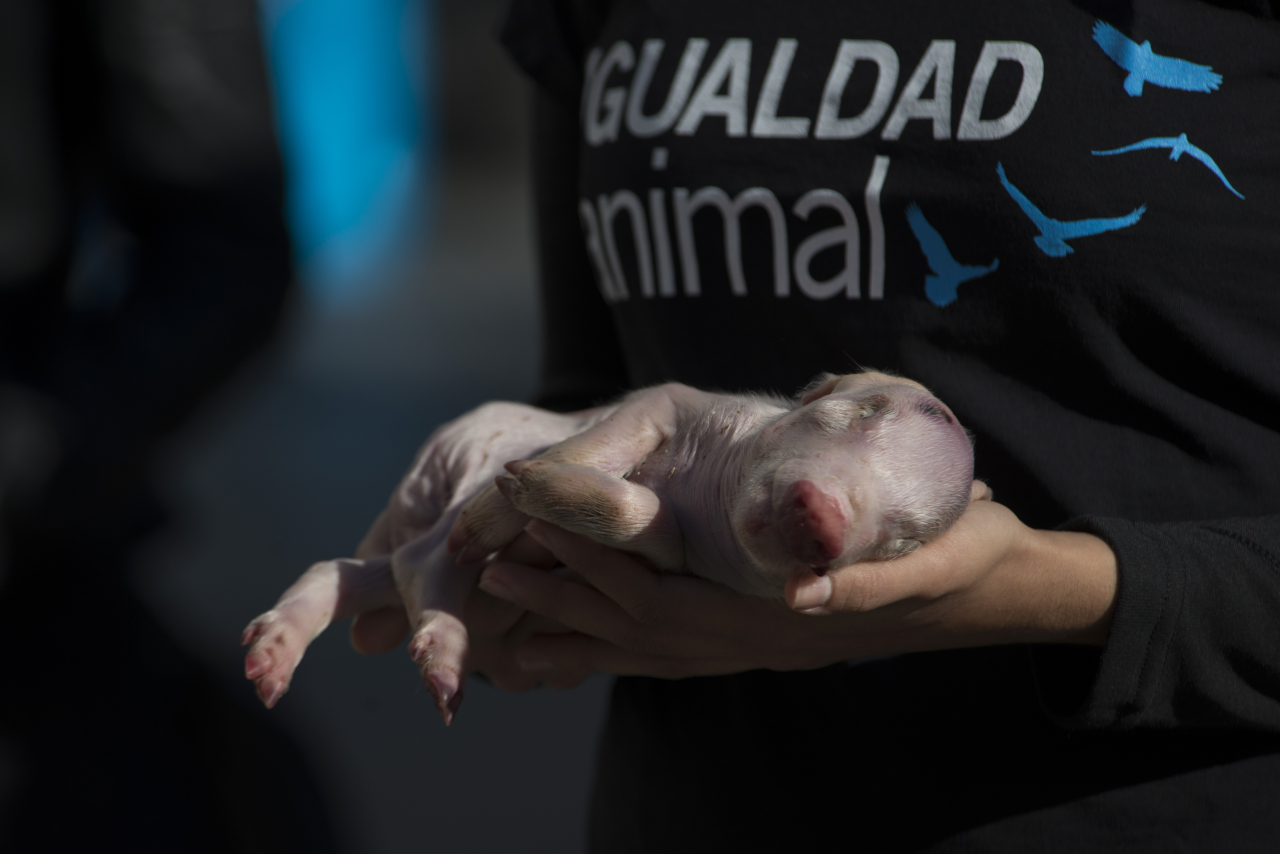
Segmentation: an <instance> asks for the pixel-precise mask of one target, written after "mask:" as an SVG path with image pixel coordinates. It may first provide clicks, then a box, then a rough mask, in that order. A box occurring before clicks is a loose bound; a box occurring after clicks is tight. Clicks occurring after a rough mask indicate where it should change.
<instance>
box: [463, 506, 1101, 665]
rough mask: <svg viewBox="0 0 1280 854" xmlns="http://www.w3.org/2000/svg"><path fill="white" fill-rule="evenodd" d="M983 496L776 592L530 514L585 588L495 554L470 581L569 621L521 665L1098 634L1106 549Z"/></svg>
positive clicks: (802, 653) (789, 659)
mask: <svg viewBox="0 0 1280 854" xmlns="http://www.w3.org/2000/svg"><path fill="white" fill-rule="evenodd" d="M989 495H990V493H989V492H988V491H987V490H986V488H985V486H983V485H981V484H980V483H975V486H974V500H973V501H972V502H971V503H970V505H969V508H968V510H967V511H966V512H965V514H964V515H963V516H962V517H961V518H960V520H959V521H957V522H956V524H955V525H954V526H952V527H951V528H950V529H949V530H948V531H947V532H946V533H945V534H943V535H942V536H941V537H939V538H938V539H936V540H934V541H933V542H931V543H929V544H928V545H926V546H924V547H922V548H920V549H917V550H916V551H915V552H912V553H911V554H909V555H906V556H904V557H902V558H898V559H896V560H892V561H879V562H866V563H860V564H854V565H852V566H847V567H843V568H841V569H838V570H834V571H832V572H830V573H827V574H826V575H825V576H823V577H818V576H814V575H806V576H803V577H801V578H799V579H793V581H792V582H791V584H789V585H788V588H787V602H786V603H783V602H773V601H768V600H764V599H759V598H755V597H750V596H744V595H741V594H737V593H734V592H732V591H730V590H728V589H727V588H724V587H721V586H719V585H716V584H713V583H711V582H707V581H704V580H702V579H698V578H692V577H689V576H680V575H665V574H660V573H657V572H654V571H652V570H651V569H650V568H649V567H647V566H646V565H645V564H644V563H642V562H641V561H640V560H638V559H636V558H635V557H633V556H631V555H628V554H625V553H622V552H619V551H615V550H612V549H609V548H607V547H605V546H602V545H600V544H598V543H595V542H594V541H592V540H590V539H588V538H586V537H583V536H580V535H577V534H571V533H569V532H567V531H564V530H562V529H559V528H556V527H554V526H551V525H548V524H547V523H545V522H541V521H534V522H531V523H530V525H529V527H528V529H527V530H528V533H529V534H530V535H531V536H532V537H533V538H534V539H535V540H536V541H538V542H540V543H542V544H543V545H545V546H546V548H547V549H548V550H549V551H550V552H551V553H552V554H553V555H554V556H555V558H556V559H558V560H559V561H560V562H561V563H563V564H564V565H566V566H567V567H569V568H571V569H572V570H574V571H575V572H576V573H577V574H578V575H579V576H581V577H582V578H583V579H585V581H586V582H587V584H588V585H590V586H584V585H581V584H572V583H570V582H566V581H565V580H563V579H561V578H558V577H555V576H551V575H548V574H546V573H544V572H541V571H539V570H536V569H532V568H529V567H527V566H521V565H519V564H516V563H512V562H509V561H500V562H495V563H494V564H492V565H491V566H489V567H488V568H487V569H486V570H485V571H484V572H483V574H482V575H481V577H480V587H481V589H483V590H485V591H487V592H488V593H490V594H492V595H493V596H495V597H498V598H501V599H504V600H505V601H508V602H510V603H512V604H514V605H516V606H519V607H521V608H525V609H528V610H529V611H531V612H534V613H537V614H540V615H542V616H544V617H546V618H548V619H551V620H553V621H555V622H557V623H560V624H563V625H564V626H567V627H569V628H570V629H572V630H573V633H572V634H562V635H557V636H542V637H531V638H530V639H529V640H527V641H525V642H524V643H523V644H522V645H521V646H520V647H519V649H518V650H517V652H516V656H517V659H518V661H519V662H520V664H521V666H522V667H523V668H524V669H525V670H526V671H528V672H530V673H538V672H561V671H562V670H564V669H566V668H570V669H573V670H575V671H583V670H602V671H607V672H611V673H618V674H634V675H649V676H660V677H668V678H679V677H684V676H695V675H711V674H723V673H734V672H739V671H743V670H750V669H755V668H769V669H774V670H798V669H809V668H816V667H822V666H825V665H828V664H832V663H835V662H837V661H843V660H848V659H851V658H858V657H864V656H877V655H886V654H894V653H902V652H914V651H921V650H930V649H949V648H956V647H966V646H982V645H989V644H1002V643H1020V642H1060V643H1084V644H1101V643H1103V642H1104V641H1105V638H1106V633H1107V629H1108V627H1109V624H1110V618H1111V613H1112V611H1113V608H1114V599H1115V591H1116V564H1115V556H1114V554H1113V553H1112V551H1111V549H1110V548H1109V547H1108V546H1107V545H1106V544H1105V543H1104V542H1103V541H1101V540H1099V539H1098V538H1096V537H1093V536H1091V535H1088V534H1080V533H1074V532H1059V531H1040V530H1034V529H1031V528H1028V527H1027V526H1025V525H1023V524H1022V523H1021V522H1020V521H1019V520H1018V518H1017V517H1016V516H1015V515H1014V513H1013V512H1012V511H1011V510H1009V509H1008V508H1007V507H1005V506H1003V505H1001V504H997V503H996V502H994V501H991V500H989Z"/></svg>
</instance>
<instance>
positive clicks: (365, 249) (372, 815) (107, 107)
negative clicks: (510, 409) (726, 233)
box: [0, 0, 607, 852]
mask: <svg viewBox="0 0 1280 854" xmlns="http://www.w3.org/2000/svg"><path fill="white" fill-rule="evenodd" d="M502 6H503V4H502V2H500V0H263V3H262V5H261V6H260V7H254V6H253V4H252V3H250V2H248V0H246V2H243V3H239V4H237V3H230V2H213V0H205V2H202V0H185V2H180V0H163V2H161V0H147V2H144V0H99V2H91V0H3V2H2V3H0V111H3V115H0V119H4V120H5V121H0V162H2V163H3V170H4V171H3V173H0V268H2V269H0V282H2V283H3V287H2V288H0V333H3V336H4V339H3V340H0V353H3V354H4V361H3V362H0V499H3V501H4V506H5V529H4V545H3V552H2V554H3V557H0V850H15V851H25V850H63V847H62V844H63V843H68V844H69V843H79V842H85V843H92V844H94V845H95V846H96V847H97V849H98V850H130V851H151V850H155V851H183V850H212V851H238V850H254V851H257V850H264V851H267V850H269V851H275V852H281V851H343V852H400V851H417V850H431V851H447V852H468V851H475V852H491V851H497V850H508V849H514V848H517V847H518V848H519V849H520V850H525V851H555V852H572V851H575V850H582V848H583V836H584V827H585V808H586V796H587V781H588V777H589V770H590V763H591V751H592V747H593V744H594V740H595V736H596V732H597V728H598V725H599V720H600V716H601V713H602V709H603V703H604V697H605V692H606V690H607V682H606V681H605V680H603V679H600V678H596V679H593V680H591V681H589V682H588V683H587V684H586V685H584V686H583V687H582V688H580V689H578V690H576V691H574V692H568V693H559V692H551V691H536V692H533V693H531V694H527V695H522V696H512V695H504V694H502V693H500V692H497V691H495V690H493V689H490V688H488V687H487V686H485V685H483V684H478V683H475V682H474V680H473V684H472V685H471V686H469V689H468V698H467V705H466V706H465V707H464V709H463V710H462V714H461V715H460V716H459V718H458V720H457V721H456V722H455V724H454V725H453V726H452V727H450V728H448V729H446V728H445V727H444V726H443V725H442V724H441V723H440V721H439V720H438V718H437V717H436V716H435V714H434V712H433V710H432V707H431V702H430V698H429V696H428V695H427V693H426V691H425V690H424V689H423V688H422V687H421V684H420V682H419V680H418V675H417V671H416V668H415V667H414V666H413V665H412V663H411V662H410V661H409V660H408V657H407V655H405V654H404V652H403V650H400V651H398V652H393V653H391V654H389V655H386V656H381V657H376V658H362V657H361V656H358V655H357V654H355V653H354V652H353V651H352V650H351V649H350V648H349V647H348V646H347V643H346V637H345V627H335V628H334V629H331V630H330V631H329V632H328V633H326V634H325V635H323V636H322V637H321V638H320V639H319V640H318V641H317V642H316V643H315V644H314V645H313V646H312V647H311V648H310V650H309V651H308V654H307V657H306V660H305V661H304V662H303V664H302V667H301V668H300V670H299V673H298V676H297V678H296V679H295V681H294V684H293V687H292V689H291V691H290V692H289V694H288V695H287V696H286V698H285V699H284V700H282V701H281V703H280V705H279V706H278V707H277V708H276V709H275V710H273V711H272V712H271V713H269V714H268V713H266V712H264V711H262V710H261V709H260V708H258V707H257V706H256V705H255V704H256V701H255V700H254V698H253V693H252V686H251V685H250V684H249V683H248V682H246V681H245V680H244V679H243V678H242V676H241V666H242V665H241V654H242V651H241V650H240V648H239V647H238V646H237V642H238V636H239V632H240V630H241V629H242V628H243V626H244V625H245V623H247V622H248V620H249V619H250V618H252V617H253V616H254V615H256V614H257V613H259V612H260V611H262V610H264V609H266V608H267V607H269V606H270V605H271V604H272V603H273V602H274V600H275V598H276V597H277V596H278V595H279V593H280V592H281V591H282V590H283V589H284V588H285V587H286V586H287V585H288V584H289V583H290V582H291V581H292V580H293V579H294V578H296V576H297V575H298V574H300V573H301V572H302V571H303V570H304V569H305V568H306V567H307V566H308V565H309V564H310V563H312V562H314V561H316V560H321V559H325V558H329V557H334V556H338V555H345V554H349V553H351V551H352V550H353V549H354V546H355V543H356V542H357V541H358V540H359V539H360V537H361V536H362V534H363V533H364V530H365V529H366V527H367V526H368V525H369V523H370V522H371V521H372V519H373V518H374V516H375V515H376V514H377V513H378V511H379V510H380V509H381V507H382V506H383V504H384V503H385V501H386V498H387V496H388V494H389V492H390V490H391V489H392V487H393V486H394V485H395V483H396V481H397V480H398V479H399V477H400V475H401V474H402V473H403V471H404V469H405V468H406V467H407V465H408V463H409V461H410V459H411V457H412V455H413V453H414V451H415V449H416V448H417V447H418V445H419V444H421V442H422V441H423V440H424V439H425V438H426V436H427V435H428V434H429V433H430V432H431V431H432V430H433V429H434V428H435V427H436V426H437V425H439V424H440V423H442V422H444V421H446V420H448V419H450V418H452V417H454V416H456V415H458V414H460V413H461V412H463V411H465V410H466V409H468V408H470V407H472V406H474V405H476V404H478V403H480V402H482V401H485V400H489V399H494V398H505V399H517V400H518V399H527V398H528V397H530V396H531V394H532V392H533V390H534V384H535V382H536V366H537V351H538V341H537V316H536V307H535V298H534V292H533V286H534V283H533V279H532V272H531V270H532V256H531V252H532V247H531V231H530V223H529V215H530V200H529V196H528V180H527V178H528V176H527V162H526V151H525V139H526V127H525V125H526V113H525V102H524V96H525V92H524V88H523V87H524V85H525V84H524V83H523V81H522V80H521V78H520V77H519V75H518V74H517V72H516V71H515V69H514V67H513V66H512V65H511V64H510V63H509V61H508V60H507V59H506V57H505V56H504V54H503V53H502V51H501V49H500V48H499V47H498V46H497V44H496V42H495V40H494V36H493V32H494V28H495V24H496V22H497V20H498V18H499V16H500V14H501V11H502ZM237 11H238V12H239V14H240V17H239V18H237V17H236V15H237ZM246 14H248V15H250V16H252V20H247V19H245V17H244V16H245V15H246ZM259 24H260V26H261V43H260V45H257V46H255V45H254V43H253V42H252V39H249V41H247V42H246V41H245V39H246V38H248V37H247V36H246V35H245V34H246V33H248V32H249V31H250V29H254V28H256V27H258V25H259ZM130 27H132V29H130ZM135 31H136V33H137V34H139V35H138V36H137V44H136V45H135V44H132V43H130V42H129V40H128V37H127V36H128V34H129V33H130V32H135ZM121 33H124V34H125V35H121ZM192 33H194V34H196V37H190V34H192ZM104 34H105V35H104ZM184 34H186V37H187V40H186V41H184ZM237 34H238V35H237ZM236 38H239V39H240V42H235V39H236ZM193 39H194V40H193ZM246 45H247V46H246ZM148 48H150V49H152V52H151V53H148V52H147V49H148ZM254 50H257V51H258V53H257V54H256V55H255V54H254V53H253V51H254ZM255 56H256V57H257V58H256V60H255ZM264 56H265V59H264ZM210 58H212V59H210ZM255 61H256V62H258V63H260V64H261V68H258V69H257V70H256V71H255V67H254V63H255ZM149 62H150V63H151V64H150V65H148V63H149ZM201 62H204V65H202V64H201ZM102 68H106V69H108V71H109V73H106V74H103V73H101V72H100V69H102ZM202 69H203V72H209V71H210V69H212V71H213V72H218V74H221V75H222V76H218V74H214V75H213V76H212V77H210V80H211V81H212V83H209V81H205V82H206V83H209V85H206V86H204V87H203V88H201V86H200V85H198V84H200V81H201V79H202V78H200V74H201V73H202ZM255 74H257V75H258V77H261V79H262V81H270V82H271V89H272V90H273V91H274V106H271V105H268V104H267V103H266V102H265V100H264V101H262V102H261V103H256V102H255V101H254V99H255V97H263V96H265V93H266V91H267V87H266V85H265V83H262V85H259V86H257V88H255V83H254V81H255V80H257V79H258V77H255ZM206 76H209V74H206ZM86 81H87V82H86ZM193 81H195V82H194V83H193ZM170 84H172V85H170ZM180 84H181V85H180ZM232 84H234V85H232ZM184 85H185V86H187V88H186V89H184V88H183V86H184ZM148 86H149V87H150V88H148ZM192 87H194V88H192ZM192 91H197V92H203V93H204V95H203V96H202V97H207V99H208V100H207V102H201V103H200V104H194V105H193V104H191V103H189V101H190V99H189V98H188V102H182V101H181V99H182V98H183V97H185V96H184V95H183V92H187V93H190V92H192ZM68 93H70V94H68ZM255 93H257V94H255ZM165 98H176V99H179V101H178V102H176V103H169V102H167V101H166V100H165ZM184 103H185V105H186V106H188V107H192V108H193V109H194V108H196V107H198V108H199V109H198V110H196V112H195V113H192V114H191V116H195V118H191V116H187V118H190V119H191V120H190V121H188V122H187V123H186V124H184V123H183V121H184V115H186V114H184V112H183V110H184ZM49 105H54V106H56V109H54V107H53V106H49ZM201 111H203V112H201ZM219 111H221V112H219ZM255 111H257V112H255ZM196 113H199V115H196ZM255 115H256V116H259V118H261V117H262V116H268V117H269V118H267V119H265V120H261V121H257V122H256V124H255V120H254V116H255ZM156 116H160V117H161V118H160V119H157V118H156ZM200 116H203V120H205V121H209V117H210V116H215V117H216V116H222V117H223V118H221V119H218V120H217V121H213V122H211V124H210V127H211V128H214V129H215V130H218V132H217V133H213V132H205V133H197V132H196V131H195V130H193V127H195V126H196V125H194V124H192V122H196V119H198V118H200ZM237 116H238V117H239V120H242V124H239V125H238V124H235V122H233V121H231V120H230V119H228V118H226V117H231V118H235V117H237ZM15 117H16V118H15ZM162 119H163V120H162ZM23 121H25V122H26V124H21V122H23ZM14 122H19V124H15V123H14ZM166 122H168V124H167V125H166ZM168 126H172V127H178V128H179V129H185V132H186V133H188V135H189V136H191V137H192V138H193V139H195V140H196V141H197V142H198V143H199V145H196V146H195V148H198V149H199V151H198V152H197V153H196V154H193V155H192V156H191V158H188V160H186V161H181V160H180V159H179V162H176V163H175V162H171V161H173V158H172V157H169V156H168V155H169V154H171V153H172V152H174V151H181V150H182V147H181V145H174V144H172V141H171V140H169V139H166V138H164V136H163V132H164V128H165V127H168ZM260 126H261V127H260ZM272 126H274V127H275V128H276V129H277V130H278V138H279V140H280V143H281V146H282V150H283V153H284V157H283V163H284V174H285V176H286V177H287V181H286V186H287V201H286V202H285V205H284V209H285V211H286V214H287V218H288V222H289V225H290V227H291V231H292V252H289V249H288V246H289V244H285V243H282V240H283V238H282V237H281V236H280V234H278V233H276V232H277V230H278V229H279V219H280V217H279V208H280V202H279V187H278V181H279V168H280V165H279V163H277V162H274V161H273V159H272V157H273V151H272V148H271V145H270V139H269V135H268V137H266V138H264V137H263V136H262V134H263V133H266V132H269V131H270V129H271V127H272ZM15 127H19V128H36V131H33V132H30V133H26V134H25V135H24V134H23V133H17V132H16V131H15ZM237 128H240V129H242V130H244V132H243V133H239V134H237V132H236V130H237ZM262 128H265V131H264V130H262ZM255 133H257V136H255ZM42 134H43V135H42ZM264 139H265V141H264ZM193 164H194V165H193ZM211 164H212V165H211ZM42 170H43V171H42ZM273 170H274V171H273ZM15 176H17V177H15ZM49 176H52V177H49ZM68 176H69V177H68ZM42 178H47V181H46V185H47V186H46V185H41V184H40V180H41V179H42ZM33 188H34V189H33ZM50 200H52V201H50ZM50 210H52V211H53V212H52V213H50V212H49V211H50ZM42 228H43V229H44V231H43V232H42V231H41V229H42ZM42 233H48V234H53V235H55V236H60V237H59V239H60V240H61V243H60V244H58V245H60V246H61V247H62V248H61V249H59V250H57V251H53V250H49V251H46V252H45V255H44V256H42V255H41V254H40V250H41V245H42V244H41V243H40V234H42ZM33 235H34V236H33ZM47 242H48V241H47V240H46V243H47ZM55 243H57V241H55ZM50 245H53V244H50ZM281 246H283V247H284V249H281V248H280V247H281ZM6 247H7V248H6ZM14 247H17V248H16V249H15V248H14ZM281 252H283V253H285V254H284V255H282V256H281V257H276V256H277V255H279V254H280V253H281ZM6 253H7V254H6ZM45 256H48V258H49V259H52V260H47V261H46V262H45V263H43V266H42V265H41V264H37V263H36V262H35V261H31V260H30V259H31V258H37V259H38V258H39V257H45ZM290 257H292V265H293V267H292V270H293V272H292V273H290V263H291V262H290ZM15 258H16V259H18V261H13V259H15ZM24 259H25V263H26V264H27V266H26V267H25V268H24V267H23V266H22V264H21V263H19V262H22V261H24ZM6 264H7V266H5V265H6ZM32 270H34V271H36V272H35V273H32V272H31V271H32ZM24 271H25V272H24ZM175 282H176V283H178V284H175ZM193 354H194V355H193Z"/></svg>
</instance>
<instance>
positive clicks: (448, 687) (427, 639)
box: [409, 614, 466, 726]
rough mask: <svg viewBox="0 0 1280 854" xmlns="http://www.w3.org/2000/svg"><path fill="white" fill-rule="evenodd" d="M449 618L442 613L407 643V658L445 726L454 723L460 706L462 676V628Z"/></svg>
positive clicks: (463, 668) (464, 637)
mask: <svg viewBox="0 0 1280 854" xmlns="http://www.w3.org/2000/svg"><path fill="white" fill-rule="evenodd" d="M454 622H456V621H455V620H453V619H452V618H451V617H450V616H448V615H445V614H441V615H438V616H436V617H435V618H433V619H432V620H430V621H429V622H428V624H427V625H425V626H423V628H422V629H419V630H418V632H417V634H415V635H414V638H413V640H412V641H411V642H410V644H409V655H410V656H411V657H412V658H413V661H414V663H415V664H417V665H418V670H419V672H420V673H421V675H422V684H423V685H424V686H426V689H427V690H428V691H430V692H431V697H432V699H433V700H434V701H435V707H436V711H438V712H439V713H440V717H441V719H442V720H443V721H444V723H445V726H448V725H449V724H451V723H453V719H454V716H456V715H457V714H458V709H459V708H461V706H462V695H463V691H462V675H461V674H462V673H464V672H465V667H464V661H463V650H465V649H466V646H465V645H466V636H465V631H466V630H465V629H462V628H461V625H458V626H454V625H453V623H454Z"/></svg>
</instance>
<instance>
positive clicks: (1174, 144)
mask: <svg viewBox="0 0 1280 854" xmlns="http://www.w3.org/2000/svg"><path fill="white" fill-rule="evenodd" d="M1143 148H1169V149H1172V151H1170V152H1169V159H1170V160H1177V159H1178V158H1179V157H1181V156H1182V155H1184V154H1190V155H1191V156H1192V157H1194V158H1195V159H1196V160H1199V161H1200V162H1201V163H1203V164H1204V165H1205V166H1208V167H1209V171H1211V172H1212V173H1213V174H1215V175H1217V176H1218V180H1219V181H1221V182H1222V184H1223V186H1225V187H1226V188H1227V189H1228V190H1230V191H1231V192H1233V193H1235V194H1236V195H1237V196H1239V197H1240V198H1242V199H1243V198H1244V196H1242V195H1240V192H1239V191H1238V190H1237V189H1236V188H1235V187H1233V186H1231V182H1230V181H1228V180H1227V176H1226V175H1223V174H1222V170H1221V169H1219V168H1218V164H1217V163H1214V162H1213V158H1212V157H1210V156H1209V155H1208V154H1206V153H1205V151H1204V149H1202V148H1198V147H1196V146H1195V145H1192V144H1191V143H1190V142H1187V135H1186V134H1185V133H1180V134H1178V135H1177V136H1176V137H1173V136H1153V137H1151V138H1150V139H1144V140H1141V141H1140V142H1135V143H1134V144H1133V145H1126V146H1125V147H1124V148H1113V149H1111V150H1109V151H1095V152H1093V153H1094V154H1097V155H1100V156H1106V155H1109V154H1124V153H1125V152H1126V151H1138V150H1139V149H1143Z"/></svg>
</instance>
